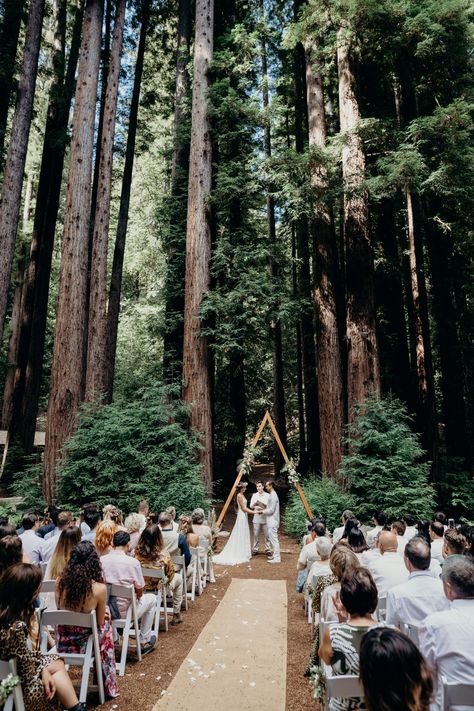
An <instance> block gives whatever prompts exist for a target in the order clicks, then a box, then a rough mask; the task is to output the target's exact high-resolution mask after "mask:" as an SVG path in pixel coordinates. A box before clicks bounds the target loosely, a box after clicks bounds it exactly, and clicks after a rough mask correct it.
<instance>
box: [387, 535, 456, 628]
mask: <svg viewBox="0 0 474 711" xmlns="http://www.w3.org/2000/svg"><path fill="white" fill-rule="evenodd" d="M404 560H405V566H406V568H407V570H408V573H409V575H408V580H407V582H406V583H402V584H401V585H396V586H395V587H394V588H392V589H391V590H389V591H388V593H387V618H386V620H387V622H388V623H389V624H391V625H395V626H396V627H400V623H401V622H406V623H408V624H411V625H416V626H417V627H418V626H419V625H420V623H421V622H422V621H423V620H424V619H425V617H426V616H427V615H430V614H431V613H432V612H439V611H441V610H446V609H447V608H448V607H449V601H448V599H447V598H446V596H445V594H444V590H443V583H442V582H441V580H440V578H435V577H433V575H432V573H431V571H430V562H431V554H430V547H429V545H428V543H427V542H426V541H425V540H424V539H423V538H421V537H419V536H418V537H415V538H412V539H411V540H410V541H407V542H406V546H405V554H404Z"/></svg>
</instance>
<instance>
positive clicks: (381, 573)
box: [369, 531, 408, 597]
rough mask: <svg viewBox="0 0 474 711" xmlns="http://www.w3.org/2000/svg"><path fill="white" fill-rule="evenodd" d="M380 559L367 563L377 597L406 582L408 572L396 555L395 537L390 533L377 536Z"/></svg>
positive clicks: (385, 532)
mask: <svg viewBox="0 0 474 711" xmlns="http://www.w3.org/2000/svg"><path fill="white" fill-rule="evenodd" d="M378 545H379V548H380V553H381V555H380V557H379V558H374V559H373V560H372V561H370V563H369V570H370V573H371V575H372V577H373V579H374V580H375V584H376V586H377V590H378V593H379V597H385V596H386V595H387V592H388V591H389V590H390V589H391V588H394V587H395V585H400V583H404V582H405V581H406V580H408V571H407V569H406V567H405V563H404V561H403V558H401V556H399V555H398V553H397V546H398V544H397V537H396V535H395V534H394V533H392V532H391V531H382V532H381V533H380V536H379V544H378Z"/></svg>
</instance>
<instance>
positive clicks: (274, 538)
mask: <svg viewBox="0 0 474 711" xmlns="http://www.w3.org/2000/svg"><path fill="white" fill-rule="evenodd" d="M267 531H268V540H269V541H270V545H271V547H272V548H273V560H277V561H280V560H281V557H280V541H279V540H278V526H269V525H268V524H267Z"/></svg>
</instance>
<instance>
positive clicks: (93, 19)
mask: <svg viewBox="0 0 474 711" xmlns="http://www.w3.org/2000/svg"><path fill="white" fill-rule="evenodd" d="M101 31H102V3H101V0H86V7H85V13H84V23H83V35H82V45H81V52H80V57H79V68H78V77H77V86H76V94H75V100H74V117H73V131H72V141H71V155H70V166H69V177H68V187H67V196H66V210H65V215H64V230H63V237H62V255H61V271H60V277H59V294H58V308H57V315H56V332H55V338H54V349H53V363H52V369H51V390H50V396H49V403H48V414H47V423H46V447H45V454H44V478H43V490H44V495H45V497H46V499H47V501H53V500H54V498H55V486H56V465H57V461H58V458H59V456H60V452H61V449H62V446H63V445H64V443H65V441H66V439H67V438H68V437H69V435H70V434H71V433H72V432H73V431H74V428H75V426H76V415H77V409H78V407H79V403H80V398H81V385H82V367H83V347H84V327H85V309H86V286H87V250H88V234H89V210H90V197H91V185H90V183H91V172H92V151H93V143H94V119H95V105H96V100H97V84H98V73H99V61H100V46H101Z"/></svg>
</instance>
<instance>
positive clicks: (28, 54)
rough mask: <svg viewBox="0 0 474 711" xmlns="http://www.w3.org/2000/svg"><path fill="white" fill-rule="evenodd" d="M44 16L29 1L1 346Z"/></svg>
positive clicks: (1, 223) (5, 190) (4, 205)
mask: <svg viewBox="0 0 474 711" xmlns="http://www.w3.org/2000/svg"><path fill="white" fill-rule="evenodd" d="M43 13H44V0H31V4H30V11H29V14H28V23H27V25H26V35H25V48H24V50H23V61H22V66H21V74H20V81H19V85H18V94H17V102H16V106H15V114H14V116H13V124H12V131H11V136H10V145H9V147H8V154H7V160H6V165H5V173H4V176H3V186H2V194H1V197H0V343H1V342H2V338H3V328H4V324H5V315H6V311H7V300H8V291H9V288H10V277H11V270H12V262H13V254H14V251H15V240H16V232H17V224H18V215H19V211H20V200H21V188H22V185H23V171H24V168H25V160H26V150H27V148H28V138H29V135H30V126H31V116H32V112H33V100H34V96H35V86H36V73H37V69H38V56H39V49H40V44H41V27H42V25H43Z"/></svg>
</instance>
